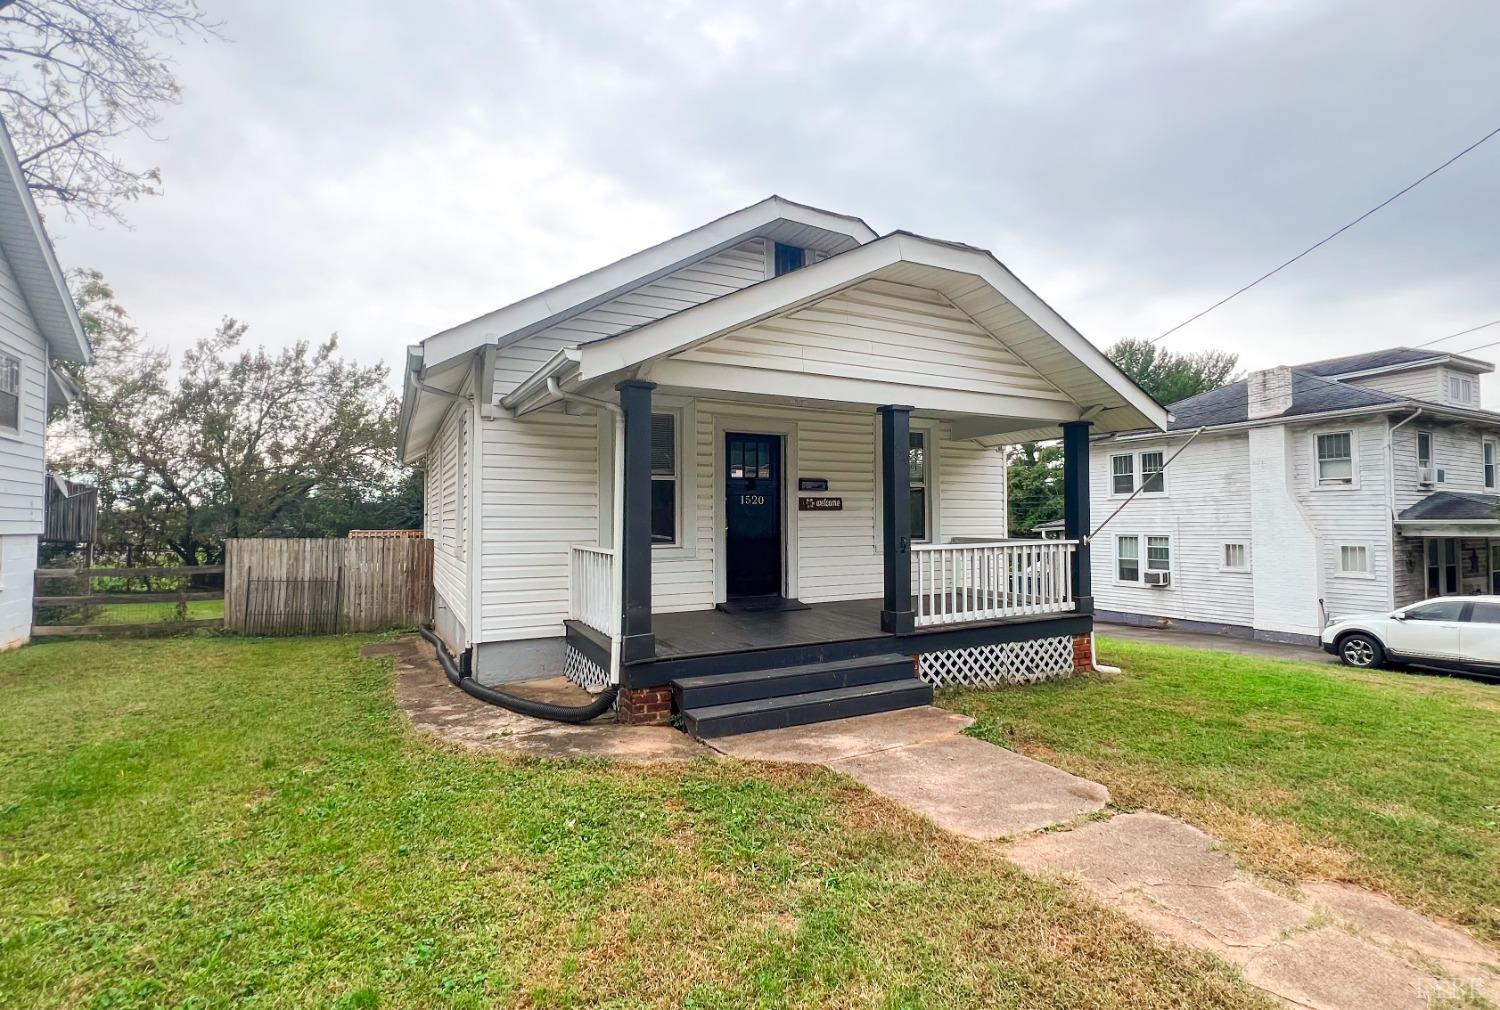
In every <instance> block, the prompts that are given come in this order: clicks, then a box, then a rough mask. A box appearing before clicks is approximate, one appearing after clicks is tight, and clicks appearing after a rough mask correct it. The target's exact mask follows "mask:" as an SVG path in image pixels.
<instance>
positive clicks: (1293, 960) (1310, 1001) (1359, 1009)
mask: <svg viewBox="0 0 1500 1010" xmlns="http://www.w3.org/2000/svg"><path fill="white" fill-rule="evenodd" d="M1244 973H1245V980H1246V981H1248V982H1249V983H1250V984H1251V985H1254V986H1259V987H1260V988H1262V989H1265V990H1267V991H1269V992H1272V993H1275V994H1276V995H1278V996H1280V997H1281V998H1282V999H1284V1000H1288V1001H1290V1002H1292V1003H1294V1004H1296V1005H1297V1006H1303V1007H1309V1008H1311V1010H1426V1008H1427V1007H1428V1006H1429V1004H1430V1002H1431V1000H1432V998H1433V997H1434V996H1438V995H1442V994H1444V993H1445V992H1448V991H1451V990H1448V989H1446V988H1445V985H1446V984H1445V983H1444V982H1443V981H1442V980H1439V979H1436V978H1433V977H1432V976H1430V975H1428V974H1427V973H1425V972H1423V971H1421V970H1419V969H1417V968H1415V967H1413V966H1412V965H1410V964H1408V963H1407V962H1406V961H1404V960H1402V959H1401V958H1399V957H1397V956H1396V955H1395V954H1392V953H1391V952H1390V951H1388V950H1385V949H1384V948H1382V947H1377V946H1375V945H1374V944H1372V943H1368V942H1366V941H1365V940H1361V939H1360V938H1359V937H1356V936H1350V935H1349V934H1348V933H1346V932H1344V931H1343V930H1342V929H1340V928H1338V927H1337V926H1324V927H1322V928H1321V929H1315V930H1313V931H1311V932H1308V933H1303V934H1301V935H1300V936H1296V937H1293V938H1292V939H1290V940H1287V941H1285V942H1282V943H1278V944H1275V945H1274V946H1272V947H1268V948H1267V949H1266V950H1264V951H1262V952H1261V953H1260V954H1258V955H1256V956H1255V957H1254V958H1251V959H1250V961H1249V962H1248V963H1247V964H1246V965H1245V967H1244Z"/></svg>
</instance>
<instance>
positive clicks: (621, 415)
mask: <svg viewBox="0 0 1500 1010" xmlns="http://www.w3.org/2000/svg"><path fill="white" fill-rule="evenodd" d="M547 392H549V393H551V394H552V395H553V396H555V397H557V398H558V399H559V400H563V401H564V402H567V403H577V404H581V405H583V406H587V407H593V408H594V409H595V410H599V411H607V412H608V413H610V414H612V415H614V419H615V423H614V443H613V445H611V446H610V449H611V452H610V457H611V460H612V462H613V466H612V469H613V471H614V480H613V481H612V485H613V486H612V487H611V488H610V490H611V492H612V493H611V495H610V498H611V499H612V500H611V502H610V510H611V512H612V513H613V514H612V515H611V517H610V545H611V547H612V548H613V549H614V552H615V563H614V565H613V566H612V567H613V571H612V572H611V579H612V581H613V582H614V598H615V619H616V620H619V616H620V603H621V601H622V600H623V599H624V598H625V566H624V565H623V564H621V563H620V562H621V558H620V545H621V543H622V541H623V540H624V538H625V452H624V448H625V412H624V411H623V410H621V409H620V405H619V404H618V403H610V402H609V401H608V400H600V399H597V398H595V397H592V396H584V395H583V394H582V393H565V392H563V389H562V387H561V386H559V385H558V383H557V379H556V378H554V377H552V376H548V377H547ZM609 682H610V685H611V686H613V685H617V684H619V683H620V632H619V629H616V630H615V633H614V634H612V635H610V636H609Z"/></svg>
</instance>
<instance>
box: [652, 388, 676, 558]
mask: <svg viewBox="0 0 1500 1010" xmlns="http://www.w3.org/2000/svg"><path fill="white" fill-rule="evenodd" d="M679 476H680V475H679V474H678V471H677V415H676V414H652V415H651V542H652V543H653V544H663V545H671V544H675V543H677V485H678V478H679Z"/></svg>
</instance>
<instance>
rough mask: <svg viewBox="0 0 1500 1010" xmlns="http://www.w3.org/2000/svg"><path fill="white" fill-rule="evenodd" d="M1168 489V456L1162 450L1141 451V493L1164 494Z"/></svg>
mask: <svg viewBox="0 0 1500 1010" xmlns="http://www.w3.org/2000/svg"><path fill="white" fill-rule="evenodd" d="M1166 490H1167V478H1166V457H1165V456H1164V455H1163V454H1162V453H1160V452H1143V453H1141V494H1163V493H1165V492H1166Z"/></svg>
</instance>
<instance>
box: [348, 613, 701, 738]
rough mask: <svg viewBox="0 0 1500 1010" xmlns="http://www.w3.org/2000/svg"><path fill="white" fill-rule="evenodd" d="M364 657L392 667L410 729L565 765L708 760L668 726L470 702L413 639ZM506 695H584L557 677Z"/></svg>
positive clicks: (573, 698) (571, 700) (559, 698)
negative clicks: (572, 718) (567, 719)
mask: <svg viewBox="0 0 1500 1010" xmlns="http://www.w3.org/2000/svg"><path fill="white" fill-rule="evenodd" d="M361 654H363V655H382V656H391V657H392V658H394V659H395V661H396V674H397V676H396V701H397V703H398V704H399V705H400V706H401V707H402V708H403V709H405V711H406V714H407V717H408V718H409V719H410V720H411V724H412V727H413V728H414V729H416V730H417V731H419V732H422V733H430V734H432V735H433V736H435V737H438V738H440V739H442V740H446V741H449V742H452V743H457V744H460V745H462V746H465V747H472V748H474V749H476V750H485V751H492V752H495V753H505V754H513V755H517V756H524V757H538V758H551V759H556V760H569V759H574V758H609V759H611V760H615V761H625V762H632V763H652V762H657V761H683V760H688V759H691V758H704V757H713V756H714V754H713V752H712V751H710V750H709V749H708V748H706V747H704V746H703V745H702V744H699V743H698V742H697V741H695V740H693V739H692V738H691V737H689V736H688V735H687V734H686V733H683V732H681V731H679V730H676V729H673V728H672V727H669V726H624V725H621V724H619V723H617V722H615V721H614V717H613V715H609V714H607V715H604V716H601V717H600V718H599V719H596V720H594V721H593V722H591V723H586V724H584V725H570V724H567V723H560V722H553V721H551V720H549V719H537V718H534V717H532V716H528V715H521V714H520V713H518V712H512V711H510V710H509V709H504V708H501V707H499V706H498V705H487V704H485V703H484V702H482V701H479V700H478V699H476V698H471V697H469V696H468V695H467V694H464V693H463V692H462V691H460V690H459V689H458V688H456V687H454V686H453V685H452V684H450V683H448V679H447V678H446V677H444V676H443V671H442V667H440V666H438V663H437V659H436V657H435V656H434V655H433V652H432V648H431V647H430V646H429V645H428V644H427V643H426V642H425V641H424V640H423V639H421V638H419V637H417V636H415V635H413V636H410V637H407V638H400V639H397V640H395V641H393V642H382V643H378V644H376V645H374V646H367V647H366V648H365V649H364V650H362V653H361ZM505 690H507V691H514V692H515V693H516V694H521V695H524V696H526V697H531V698H535V699H537V700H541V701H549V702H552V703H554V704H562V705H578V704H585V703H586V701H587V698H588V695H587V693H586V692H584V691H583V690H581V689H580V688H578V687H577V686H576V685H574V684H572V683H571V682H569V681H566V680H562V679H560V678H549V679H546V680H538V681H532V682H529V683H525V684H512V685H507V686H506V688H505Z"/></svg>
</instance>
